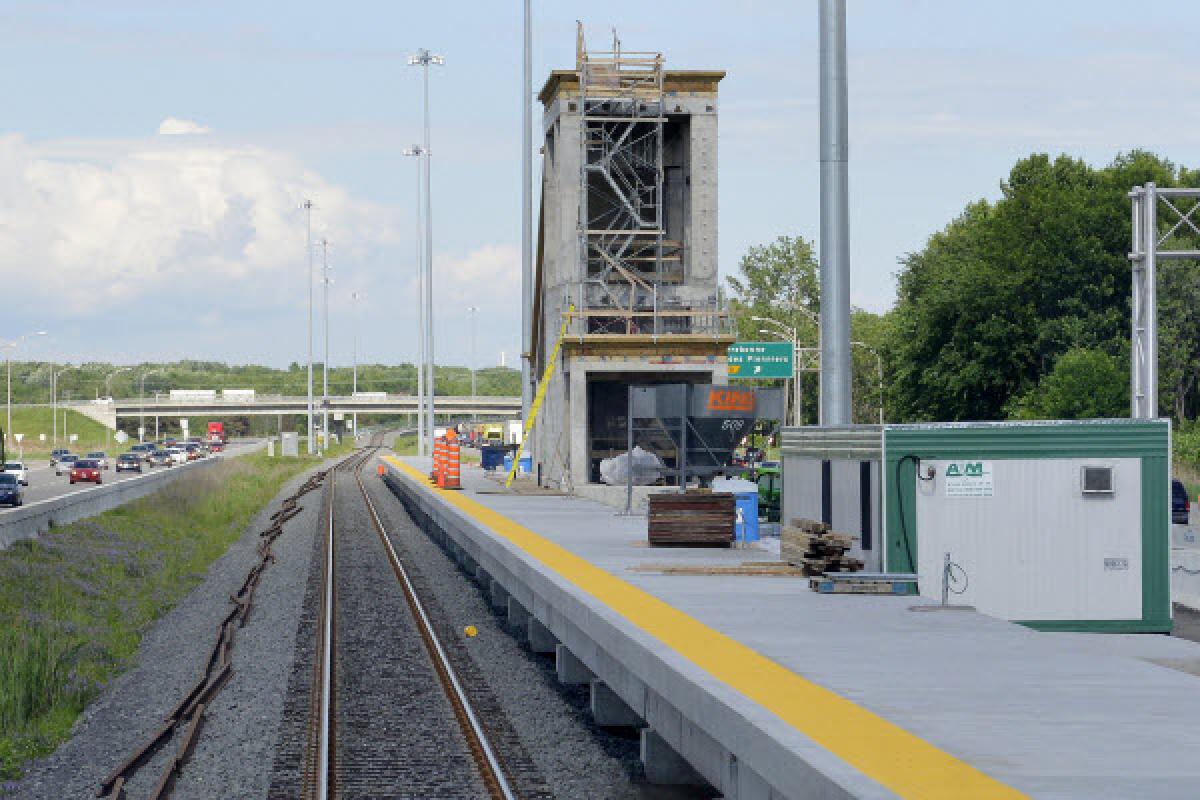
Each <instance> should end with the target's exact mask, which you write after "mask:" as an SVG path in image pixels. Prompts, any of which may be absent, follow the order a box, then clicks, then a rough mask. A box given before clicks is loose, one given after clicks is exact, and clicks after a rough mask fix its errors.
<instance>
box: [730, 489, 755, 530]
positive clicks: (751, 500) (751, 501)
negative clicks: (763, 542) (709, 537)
mask: <svg viewBox="0 0 1200 800" xmlns="http://www.w3.org/2000/svg"><path fill="white" fill-rule="evenodd" d="M733 500H734V508H735V511H734V514H735V517H734V519H735V521H734V525H733V535H734V538H735V539H737V540H738V541H739V542H757V541H758V492H735V493H734V495H733Z"/></svg>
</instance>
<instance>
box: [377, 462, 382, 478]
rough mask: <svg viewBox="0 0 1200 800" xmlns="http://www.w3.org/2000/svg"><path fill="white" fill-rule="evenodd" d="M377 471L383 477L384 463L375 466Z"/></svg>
mask: <svg viewBox="0 0 1200 800" xmlns="http://www.w3.org/2000/svg"><path fill="white" fill-rule="evenodd" d="M375 471H376V472H378V473H379V477H381V478H382V477H383V473H384V468H383V464H380V465H379V466H378V467H376V468H375Z"/></svg>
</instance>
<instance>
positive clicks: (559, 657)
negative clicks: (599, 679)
mask: <svg viewBox="0 0 1200 800" xmlns="http://www.w3.org/2000/svg"><path fill="white" fill-rule="evenodd" d="M554 671H555V672H557V673H558V682H559V683H562V684H565V685H567V686H579V685H582V684H585V683H591V682H592V680H593V679H595V677H596V673H594V672H592V671H591V670H590V669H588V668H587V664H584V663H583V662H582V661H580V660H579V659H578V658H576V657H575V654H574V653H572V652H571V651H570V650H568V649H567V646H566V645H565V644H560V645H558V646H557V647H555V648H554Z"/></svg>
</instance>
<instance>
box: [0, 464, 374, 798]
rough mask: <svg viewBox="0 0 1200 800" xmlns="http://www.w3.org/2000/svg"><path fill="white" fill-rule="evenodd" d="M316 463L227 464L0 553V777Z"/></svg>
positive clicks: (58, 738) (58, 730)
mask: <svg viewBox="0 0 1200 800" xmlns="http://www.w3.org/2000/svg"><path fill="white" fill-rule="evenodd" d="M350 449H352V445H349V444H346V445H342V446H339V447H336V448H331V449H330V452H329V453H328V454H327V455H328V456H329V457H334V456H336V455H337V454H339V452H348V451H349V450H350ZM316 463H318V459H309V458H300V459H284V458H268V457H267V456H266V455H265V454H255V455H250V456H245V457H242V458H236V459H231V460H229V461H226V462H223V463H221V464H219V465H217V466H214V467H212V468H211V469H209V470H205V471H203V472H200V473H198V474H195V475H190V476H187V478H186V479H183V480H178V481H174V482H172V483H170V484H169V485H168V486H167V487H166V488H164V489H162V490H161V491H159V492H156V493H155V494H153V495H151V496H149V497H146V498H143V499H141V500H137V501H134V502H132V503H129V504H127V505H124V506H122V507H121V508H117V509H114V510H112V511H109V512H106V513H104V514H100V515H99V516H96V517H92V518H90V519H87V520H82V521H80V522H77V523H75V524H73V525H68V526H65V527H63V528H56V529H55V530H53V531H52V532H50V533H47V534H45V535H43V536H42V537H41V538H40V539H36V540H32V541H27V542H20V543H18V544H15V545H13V546H12V547H11V548H9V549H8V550H5V551H0V779H4V778H13V777H16V776H17V775H18V773H19V771H20V767H21V764H22V763H23V762H24V761H25V760H27V759H29V758H33V757H36V756H40V755H44V754H46V753H49V752H51V751H53V749H54V748H55V747H56V746H57V745H58V744H59V743H60V742H62V741H64V740H65V739H66V738H67V737H68V735H69V733H70V730H71V725H72V724H73V723H74V721H75V719H76V717H77V716H78V715H79V713H80V711H82V710H83V708H84V707H85V706H86V705H87V703H88V702H90V701H91V700H92V699H93V698H94V697H95V696H96V694H97V693H98V692H99V690H100V688H101V687H102V686H103V685H104V683H105V682H106V681H108V680H109V679H111V678H112V677H114V676H115V675H117V674H118V673H119V672H120V671H121V670H122V669H123V668H124V666H125V665H126V664H127V662H128V660H129V659H130V657H131V656H133V654H134V653H136V652H137V648H138V645H139V643H140V642H141V638H142V633H143V631H145V629H146V627H147V626H148V625H149V624H150V623H151V622H153V621H154V620H155V619H157V618H158V617H160V616H162V614H164V613H165V612H166V611H167V610H168V609H170V608H171V607H172V606H174V605H175V603H177V602H178V601H179V600H180V599H181V598H182V597H183V596H184V595H186V594H187V593H188V592H189V591H191V589H192V588H194V587H195V586H196V584H198V583H199V582H200V580H201V579H202V578H203V577H204V574H205V572H206V571H207V569H208V567H209V565H210V564H211V563H212V562H213V561H214V560H216V559H217V558H218V557H219V556H220V555H221V554H222V553H224V552H225V550H226V548H228V546H229V545H230V543H232V542H233V541H235V540H236V539H237V538H238V537H239V536H240V535H241V534H242V532H243V531H244V530H245V529H246V526H247V525H248V524H249V523H250V520H251V519H252V518H253V517H254V515H255V514H256V513H258V511H259V510H261V509H262V508H263V507H264V506H265V505H266V504H267V503H268V502H269V501H270V499H271V498H272V497H274V496H275V495H276V494H277V493H278V492H279V490H280V488H281V487H282V485H283V484H284V483H285V482H286V481H287V480H288V479H289V478H292V477H293V476H295V475H297V474H298V473H300V472H302V471H304V470H305V469H308V468H310V467H312V466H314V465H315V464H316Z"/></svg>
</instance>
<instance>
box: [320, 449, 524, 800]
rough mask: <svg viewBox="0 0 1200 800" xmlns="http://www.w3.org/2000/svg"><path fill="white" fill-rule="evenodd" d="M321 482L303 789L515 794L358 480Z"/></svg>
mask: <svg viewBox="0 0 1200 800" xmlns="http://www.w3.org/2000/svg"><path fill="white" fill-rule="evenodd" d="M378 450H379V446H378V444H373V445H372V446H371V447H368V448H366V449H364V450H363V451H360V452H359V453H357V454H356V455H355V456H354V457H352V458H350V459H347V460H346V461H344V462H343V463H342V464H340V465H339V466H338V467H337V468H335V469H334V470H333V472H332V473H331V476H330V479H329V480H328V481H327V483H326V488H325V491H326V498H325V500H326V509H325V514H324V516H323V520H322V524H323V527H324V531H323V533H324V541H323V547H322V550H323V552H322V557H323V559H322V574H321V587H320V598H321V599H320V605H319V613H318V619H317V622H316V626H315V627H316V631H317V636H316V650H317V656H316V659H315V662H314V665H313V666H314V668H313V671H312V674H313V686H312V689H311V694H310V696H309V730H308V742H307V748H306V754H305V759H304V781H303V792H302V795H303V796H304V797H306V798H311V799H312V800H326V798H331V797H340V798H349V797H389V796H405V797H432V796H436V797H464V798H475V797H490V798H497V799H499V798H504V799H508V798H515V797H517V794H516V792H515V791H514V789H513V787H512V784H511V782H510V780H509V777H508V776H507V775H506V773H505V769H504V765H503V764H502V763H501V759H500V757H499V754H498V751H497V747H496V746H495V745H494V744H493V742H492V741H491V740H490V738H489V735H488V732H487V730H486V729H485V727H484V725H483V723H482V721H481V718H480V717H481V715H480V713H479V712H478V711H477V710H476V709H475V707H474V706H473V704H472V701H471V699H470V696H469V693H468V692H467V690H466V687H465V686H464V683H463V680H462V679H460V676H459V674H458V672H456V670H455V668H454V666H453V665H452V663H451V659H450V657H449V656H448V654H447V651H446V648H445V647H444V646H443V644H442V642H441V641H440V640H439V638H438V635H437V632H436V630H435V626H434V624H433V622H432V621H431V619H430V615H429V613H428V612H427V609H426V606H425V604H423V603H422V600H421V598H420V597H419V595H418V591H417V589H416V588H415V586H414V582H413V580H411V578H410V575H409V573H408V572H407V571H406V569H405V567H404V565H403V563H401V560H400V558H399V556H398V555H397V553H396V550H395V549H394V547H393V545H392V543H391V541H390V539H389V536H388V532H387V530H386V529H385V526H384V523H383V521H382V519H381V518H380V515H379V513H378V512H377V510H376V508H375V504H374V502H373V501H372V500H371V496H370V494H369V493H368V491H367V487H366V485H365V484H364V482H363V477H362V473H363V469H364V468H365V467H366V466H367V465H368V464H370V463H371V460H372V457H373V456H374V455H375V453H376V452H378Z"/></svg>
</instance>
